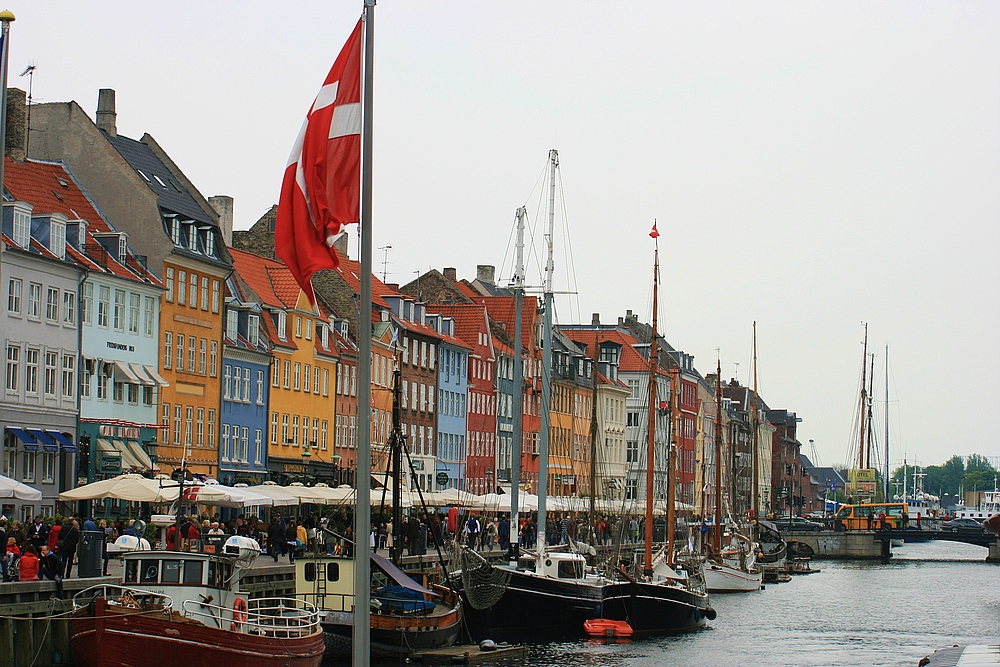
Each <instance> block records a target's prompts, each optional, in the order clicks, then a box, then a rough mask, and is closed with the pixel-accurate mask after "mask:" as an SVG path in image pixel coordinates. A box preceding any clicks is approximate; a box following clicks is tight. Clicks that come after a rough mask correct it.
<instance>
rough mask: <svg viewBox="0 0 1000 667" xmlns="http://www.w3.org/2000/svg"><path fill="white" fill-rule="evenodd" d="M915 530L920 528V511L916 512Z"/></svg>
mask: <svg viewBox="0 0 1000 667" xmlns="http://www.w3.org/2000/svg"><path fill="white" fill-rule="evenodd" d="M917 530H920V512H917Z"/></svg>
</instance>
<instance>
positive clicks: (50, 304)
mask: <svg viewBox="0 0 1000 667" xmlns="http://www.w3.org/2000/svg"><path fill="white" fill-rule="evenodd" d="M45 319H47V320H48V321H49V322H58V321H59V289H58V288H55V287H50V288H48V289H47V290H46V292H45Z"/></svg>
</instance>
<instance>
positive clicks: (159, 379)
mask: <svg viewBox="0 0 1000 667" xmlns="http://www.w3.org/2000/svg"><path fill="white" fill-rule="evenodd" d="M142 369H143V370H144V371H146V375H148V376H149V377H150V378H151V379H152V380H153V382H155V383H156V384H158V385H160V386H161V387H169V386H170V383H169V382H167V381H166V380H164V379H163V376H161V375H160V374H159V373H157V372H156V368H155V367H153V366H143V367H142Z"/></svg>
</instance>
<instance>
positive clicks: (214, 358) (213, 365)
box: [208, 340, 219, 377]
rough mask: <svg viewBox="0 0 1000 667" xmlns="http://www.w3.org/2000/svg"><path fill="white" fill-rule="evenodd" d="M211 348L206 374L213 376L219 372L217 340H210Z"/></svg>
mask: <svg viewBox="0 0 1000 667" xmlns="http://www.w3.org/2000/svg"><path fill="white" fill-rule="evenodd" d="M211 350H212V351H211V352H210V353H209V355H208V374H209V375H211V376H212V377H215V376H216V375H218V374H219V341H217V340H213V341H212V345H211Z"/></svg>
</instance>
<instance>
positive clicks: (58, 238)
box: [49, 218, 66, 259]
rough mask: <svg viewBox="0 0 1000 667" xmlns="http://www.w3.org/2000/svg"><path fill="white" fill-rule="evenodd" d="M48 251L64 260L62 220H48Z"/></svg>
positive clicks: (64, 239)
mask: <svg viewBox="0 0 1000 667" xmlns="http://www.w3.org/2000/svg"><path fill="white" fill-rule="evenodd" d="M49 250H51V251H52V254H53V255H55V256H56V257H58V258H59V259H66V223H65V222H63V221H62V220H56V219H55V218H51V219H50V220H49Z"/></svg>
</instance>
